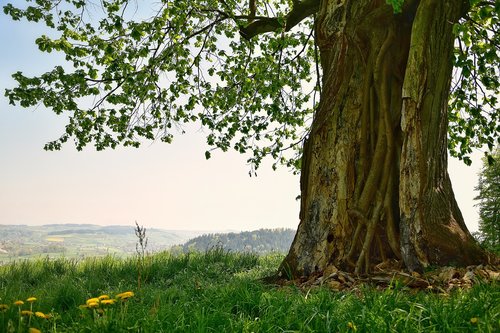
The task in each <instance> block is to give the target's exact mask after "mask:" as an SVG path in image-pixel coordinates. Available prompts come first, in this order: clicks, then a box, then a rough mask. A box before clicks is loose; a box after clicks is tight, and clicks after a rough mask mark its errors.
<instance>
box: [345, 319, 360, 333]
mask: <svg viewBox="0 0 500 333" xmlns="http://www.w3.org/2000/svg"><path fill="white" fill-rule="evenodd" d="M347 328H349V329H351V330H353V331H354V332H356V331H357V330H358V328H357V327H356V325H354V323H353V322H351V321H350V322H348V323H347Z"/></svg>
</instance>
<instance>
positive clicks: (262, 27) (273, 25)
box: [240, 0, 319, 39]
mask: <svg viewBox="0 0 500 333" xmlns="http://www.w3.org/2000/svg"><path fill="white" fill-rule="evenodd" d="M318 10H319V0H304V1H301V2H299V1H294V5H293V7H292V10H291V11H290V12H289V13H288V14H287V15H286V16H285V21H284V22H280V20H279V19H278V18H277V17H273V18H271V17H269V18H259V19H256V20H255V21H253V22H252V23H250V24H249V25H247V26H246V27H241V28H240V34H241V35H242V36H243V37H244V38H246V39H251V38H252V37H255V36H257V35H259V34H263V33H266V32H271V31H276V30H278V29H283V28H284V30H285V31H289V30H290V29H292V28H293V27H294V26H296V25H297V24H299V23H300V22H301V21H302V20H304V19H305V18H306V17H308V16H311V15H313V14H314V13H316V12H317V11H318Z"/></svg>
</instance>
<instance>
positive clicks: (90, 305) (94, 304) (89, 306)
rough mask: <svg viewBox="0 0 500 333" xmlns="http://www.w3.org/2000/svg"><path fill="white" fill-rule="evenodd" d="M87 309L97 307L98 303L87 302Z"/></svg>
mask: <svg viewBox="0 0 500 333" xmlns="http://www.w3.org/2000/svg"><path fill="white" fill-rule="evenodd" d="M87 307H88V308H90V309H93V308H97V307H99V302H89V303H87Z"/></svg>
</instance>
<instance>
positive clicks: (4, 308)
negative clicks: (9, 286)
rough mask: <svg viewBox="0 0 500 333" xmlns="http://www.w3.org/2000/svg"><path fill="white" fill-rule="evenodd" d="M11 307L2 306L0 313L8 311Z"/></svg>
mask: <svg viewBox="0 0 500 333" xmlns="http://www.w3.org/2000/svg"><path fill="white" fill-rule="evenodd" d="M8 309H9V306H8V305H7V304H0V312H3V311H7V310H8Z"/></svg>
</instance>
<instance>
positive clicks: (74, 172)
mask: <svg viewBox="0 0 500 333" xmlns="http://www.w3.org/2000/svg"><path fill="white" fill-rule="evenodd" d="M3 3H4V1H0V4H3ZM42 32H43V29H41V27H40V26H39V25H35V24H27V23H25V22H21V23H20V22H12V21H11V20H10V19H9V18H8V17H7V16H5V15H4V14H3V13H1V14H0V47H1V49H2V52H0V64H1V65H0V91H1V93H0V224H3V225H5V224H28V225H43V224H52V223H91V224H99V225H131V226H132V225H134V223H135V221H137V222H138V223H139V224H140V225H144V226H146V227H155V228H162V229H167V230H207V231H224V230H233V231H238V230H256V229H259V228H278V227H285V228H296V227H297V225H298V223H299V217H298V216H299V201H297V200H296V197H297V196H298V195H299V194H300V189H299V176H296V175H293V174H292V173H291V171H290V170H288V169H286V168H285V167H281V168H278V170H277V171H273V170H272V169H271V163H270V162H271V161H268V162H267V163H263V165H262V166H261V168H260V169H259V170H258V171H257V174H258V176H257V177H249V175H248V171H249V170H250V167H249V166H248V165H247V164H246V160H247V158H248V156H245V155H241V154H239V153H236V152H233V151H230V152H226V153H223V152H215V153H213V154H212V158H211V159H210V160H205V155H204V152H205V150H206V148H207V146H206V144H205V137H204V133H203V130H202V129H200V128H197V127H190V128H187V133H186V134H184V135H178V136H177V137H176V138H175V139H174V141H173V143H172V144H170V145H169V144H165V143H161V142H157V143H156V142H155V143H150V144H145V145H142V146H141V148H139V149H135V148H117V149H115V150H106V151H100V152H97V151H95V150H94V149H93V147H92V146H89V147H88V148H86V149H84V151H82V152H78V151H76V149H75V148H74V146H72V145H71V143H68V144H66V145H65V146H63V149H62V150H61V151H56V152H47V151H44V150H43V146H44V144H45V143H47V142H48V141H51V140H54V139H57V138H58V137H59V136H60V135H61V134H62V133H63V132H64V126H65V120H66V118H65V117H64V116H57V115H55V114H53V113H51V111H49V110H46V109H44V108H43V107H39V108H33V109H23V108H21V107H13V106H11V105H9V104H8V101H7V99H6V97H4V96H3V95H4V90H5V89H6V88H12V87H14V81H13V79H11V74H12V73H14V72H16V71H23V72H24V73H26V74H31V75H36V74H41V73H43V72H44V71H47V70H50V69H51V68H52V67H53V65H54V64H56V63H57V62H58V61H60V60H61V58H60V56H58V55H57V54H55V53H51V54H45V53H40V52H39V51H38V49H37V48H36V46H35V45H34V40H35V39H36V38H37V37H38V36H39V35H40V34H41V33H42ZM481 156H482V153H481V152H479V151H477V152H475V153H474V154H473V156H472V159H473V165H472V166H471V167H468V166H466V165H464V164H463V163H462V162H461V161H458V160H456V159H452V158H450V160H449V172H450V176H451V178H452V183H453V188H454V190H455V195H456V198H457V201H458V203H459V206H460V208H461V210H462V213H463V215H464V218H465V221H466V223H467V226H468V227H469V230H471V231H475V230H477V229H478V212H477V207H474V204H475V203H476V202H474V200H473V198H474V197H475V196H476V195H477V193H475V192H474V190H473V189H474V187H475V186H476V184H477V179H478V177H477V175H478V173H479V170H480V168H481V161H480V158H481Z"/></svg>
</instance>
